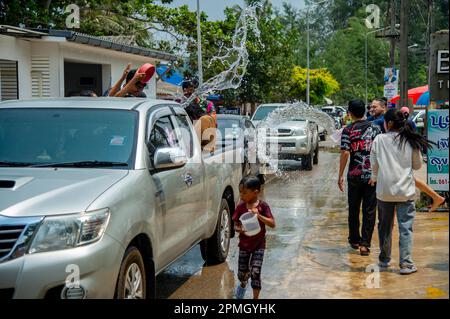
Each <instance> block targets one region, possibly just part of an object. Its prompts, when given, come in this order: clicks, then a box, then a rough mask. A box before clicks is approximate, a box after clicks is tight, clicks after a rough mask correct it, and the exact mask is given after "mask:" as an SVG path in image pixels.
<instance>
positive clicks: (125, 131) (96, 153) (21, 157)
mask: <svg viewBox="0 0 450 319" xmlns="http://www.w3.org/2000/svg"><path fill="white" fill-rule="evenodd" d="M137 119H138V114H137V112H135V111H127V110H110V109H67V108H64V109H63V108H60V109H59V108H51V109H50V108H28V109H26V108H23V109H22V108H21V109H0V167H28V166H29V167H52V166H55V167H82V168H92V167H102V168H113V167H114V168H122V169H123V168H124V167H125V168H126V167H130V166H131V165H132V162H133V161H134V155H133V154H134V148H135V139H136V129H137V125H138V124H137Z"/></svg>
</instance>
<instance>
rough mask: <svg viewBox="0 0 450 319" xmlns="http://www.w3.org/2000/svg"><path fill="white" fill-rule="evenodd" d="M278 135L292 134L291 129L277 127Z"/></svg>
mask: <svg viewBox="0 0 450 319" xmlns="http://www.w3.org/2000/svg"><path fill="white" fill-rule="evenodd" d="M278 135H281V136H282V135H292V130H290V129H285V128H279V129H278Z"/></svg>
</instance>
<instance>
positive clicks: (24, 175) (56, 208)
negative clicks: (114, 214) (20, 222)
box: [0, 168, 128, 217]
mask: <svg viewBox="0 0 450 319" xmlns="http://www.w3.org/2000/svg"><path fill="white" fill-rule="evenodd" d="M126 175H128V171H127V170H114V169H72V168H58V169H54V168H0V215H3V216H10V217H30V216H48V215H62V214H73V213H80V212H83V211H85V210H86V209H87V208H88V207H89V205H90V204H91V203H92V202H93V201H94V200H95V199H96V198H97V197H98V196H100V195H101V194H102V193H103V192H105V191H106V190H107V189H108V188H110V187H111V186H112V185H114V184H115V183H117V182H118V181H119V180H121V179H122V178H124V177H125V176H126ZM13 183H14V186H12V184H13Z"/></svg>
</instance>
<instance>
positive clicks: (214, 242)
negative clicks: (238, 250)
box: [200, 199, 231, 265]
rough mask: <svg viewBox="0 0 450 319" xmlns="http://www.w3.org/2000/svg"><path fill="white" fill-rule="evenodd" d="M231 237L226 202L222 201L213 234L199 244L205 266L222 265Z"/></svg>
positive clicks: (228, 211)
mask: <svg viewBox="0 0 450 319" xmlns="http://www.w3.org/2000/svg"><path fill="white" fill-rule="evenodd" d="M230 237H231V214H230V208H229V206H228V202H227V201H226V200H225V199H222V202H221V204H220V211H219V220H218V221H217V226H216V230H215V231H214V234H213V235H212V236H211V237H210V238H208V239H205V240H203V241H201V242H200V251H201V253H202V257H203V259H204V260H205V261H206V264H207V265H216V264H220V263H223V262H224V261H225V259H227V256H228V250H229V248H230Z"/></svg>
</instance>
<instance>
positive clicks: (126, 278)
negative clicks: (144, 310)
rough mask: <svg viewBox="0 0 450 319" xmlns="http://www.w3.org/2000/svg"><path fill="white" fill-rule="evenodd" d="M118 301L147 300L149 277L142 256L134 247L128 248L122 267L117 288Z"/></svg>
mask: <svg viewBox="0 0 450 319" xmlns="http://www.w3.org/2000/svg"><path fill="white" fill-rule="evenodd" d="M115 295H116V298H117V299H146V298H147V276H146V272H145V266H144V260H143V259H142V255H141V253H140V252H139V249H137V248H136V247H134V246H130V247H128V249H127V250H126V251H125V255H124V257H123V260H122V265H121V266H120V271H119V279H118V280H117V288H116V294H115Z"/></svg>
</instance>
